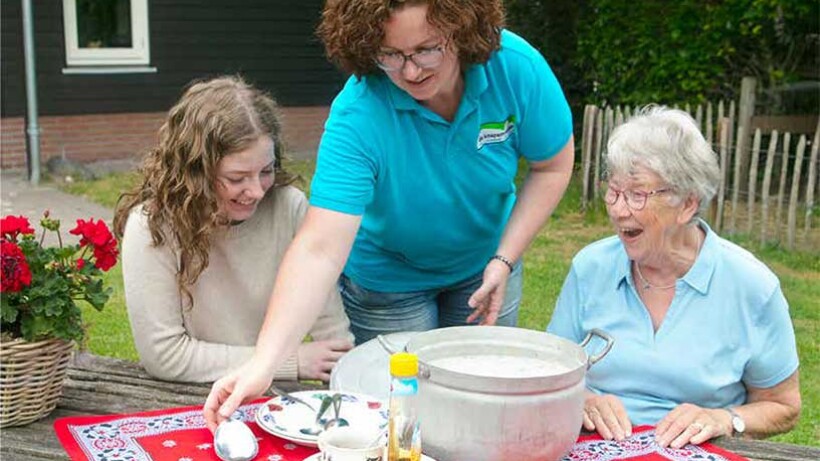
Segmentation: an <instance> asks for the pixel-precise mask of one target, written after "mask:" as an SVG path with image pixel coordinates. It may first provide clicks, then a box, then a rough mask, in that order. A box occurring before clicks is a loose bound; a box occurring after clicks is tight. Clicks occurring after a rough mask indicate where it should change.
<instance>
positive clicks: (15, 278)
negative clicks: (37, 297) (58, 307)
mask: <svg viewBox="0 0 820 461" xmlns="http://www.w3.org/2000/svg"><path fill="white" fill-rule="evenodd" d="M26 224H28V221H26ZM0 258H2V271H3V280H2V283H0V285H2V288H0V291H2V292H3V293H15V292H18V291H20V290H22V289H23V286H29V285H31V270H30V269H29V267H28V262H26V256H25V255H24V254H23V250H21V249H20V247H19V246H17V244H16V243H14V242H8V241H6V240H1V241H0Z"/></svg>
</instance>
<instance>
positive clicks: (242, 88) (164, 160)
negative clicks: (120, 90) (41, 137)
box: [114, 76, 296, 303]
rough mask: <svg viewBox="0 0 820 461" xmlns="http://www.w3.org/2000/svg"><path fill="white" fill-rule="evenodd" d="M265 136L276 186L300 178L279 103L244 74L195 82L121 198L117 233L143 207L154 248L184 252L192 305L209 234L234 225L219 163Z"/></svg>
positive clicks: (180, 279) (182, 270) (183, 275)
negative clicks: (289, 165) (291, 162)
mask: <svg viewBox="0 0 820 461" xmlns="http://www.w3.org/2000/svg"><path fill="white" fill-rule="evenodd" d="M262 136H269V137H270V138H271V140H273V145H274V154H275V160H274V172H275V179H274V184H273V187H282V186H285V185H288V184H291V183H292V182H293V181H294V180H295V179H296V177H295V176H294V175H291V174H289V173H288V172H286V171H285V170H284V168H283V167H282V157H283V155H284V146H283V145H282V144H283V143H282V126H281V122H280V115H279V108H278V106H277V104H276V102H274V100H273V99H272V98H271V97H270V96H269V95H268V94H267V93H265V92H263V91H261V90H258V89H256V88H254V87H252V86H251V85H249V84H247V83H245V81H244V80H242V78H241V77H238V76H223V77H218V78H214V79H211V80H207V81H193V82H191V84H189V86H188V87H187V89H186V90H185V92H184V93H183V95H182V97H181V98H180V99H179V101H178V102H177V103H176V105H174V107H172V108H171V110H170V111H169V112H168V115H167V118H166V119H165V122H164V123H163V125H162V127H161V128H160V130H159V144H158V145H157V146H155V147H154V148H153V149H151V150H150V151H149V152H148V153H147V155H146V157H145V159H144V160H143V164H142V167H141V169H140V172H141V174H142V181H141V183H140V184H139V185H138V186H137V187H136V188H135V189H134V190H133V191H131V192H128V193H125V194H123V195H121V196H120V198H119V201H118V202H117V210H116V212H115V215H114V233H115V234H116V235H117V236H118V237H119V238H122V236H123V232H124V231H125V224H126V222H127V221H128V216H129V214H130V213H131V210H132V209H133V208H134V207H136V206H138V205H140V204H141V205H142V206H143V213H145V214H146V215H147V217H148V228H149V230H150V232H151V237H152V240H153V243H154V245H155V246H160V245H163V244H166V243H168V244H170V245H171V246H172V248H174V250H175V251H176V252H177V256H178V258H179V263H180V264H179V271H178V272H177V283H178V285H179V288H180V290H181V291H182V292H183V293H185V294H186V295H187V298H188V301H189V303H191V302H192V301H193V300H192V298H191V295H190V291H189V290H188V288H187V287H189V286H191V285H193V284H194V283H195V282H196V280H197V279H198V278H199V275H200V274H201V273H202V271H203V270H205V268H206V267H208V251H209V248H210V239H211V237H212V236H213V234H214V232H215V231H216V230H217V228H218V227H220V226H224V225H226V224H228V221H227V218H226V217H225V216H223V215H222V214H221V213H219V211H218V202H217V195H216V191H215V184H216V172H217V164H218V163H219V161H220V160H221V159H222V158H223V157H225V156H227V155H230V154H232V153H236V152H240V151H242V150H245V149H247V148H248V147H250V146H251V145H252V144H253V143H254V142H256V141H257V140H258V139H259V138H260V137H262ZM169 240H170V241H169Z"/></svg>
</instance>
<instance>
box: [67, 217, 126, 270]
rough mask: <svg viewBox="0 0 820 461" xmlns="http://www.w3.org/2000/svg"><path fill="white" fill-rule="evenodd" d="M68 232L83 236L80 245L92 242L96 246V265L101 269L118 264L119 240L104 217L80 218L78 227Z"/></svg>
mask: <svg viewBox="0 0 820 461" xmlns="http://www.w3.org/2000/svg"><path fill="white" fill-rule="evenodd" d="M68 232H69V233H70V234H73V235H79V236H81V238H80V246H87V245H89V244H90V245H92V246H93V247H94V265H95V266H97V267H98V268H99V269H101V270H103V271H107V270H108V269H111V268H112V267H114V265H115V264H117V255H118V254H119V251H118V250H117V240H116V239H115V238H114V235H113V234H111V231H110V230H109V229H108V226H107V225H106V224H105V221H103V220H102V219H100V220H98V221H97V222H94V218H91V219H89V220H88V221H85V220H83V219H78V220H77V227H75V228H74V229H71V230H70V231H68Z"/></svg>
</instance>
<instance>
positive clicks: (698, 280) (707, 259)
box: [615, 219, 720, 295]
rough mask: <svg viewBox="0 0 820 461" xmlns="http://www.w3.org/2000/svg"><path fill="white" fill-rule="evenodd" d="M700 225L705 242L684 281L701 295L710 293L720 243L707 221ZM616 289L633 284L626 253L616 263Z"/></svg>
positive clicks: (622, 253) (699, 221)
mask: <svg viewBox="0 0 820 461" xmlns="http://www.w3.org/2000/svg"><path fill="white" fill-rule="evenodd" d="M698 225H699V226H700V227H701V228H702V229H703V230H704V232H705V233H706V237H705V238H704V240H703V245H702V246H701V248H700V253H698V257H697V259H695V263H694V264H693V265H692V267H690V268H689V271H688V272H687V273H686V274H685V275H684V276H683V279H682V280H683V281H684V282H685V283H686V284H687V285H689V286H691V287H692V288H694V289H695V290H697V291H698V292H699V293H701V294H704V295H705V294H706V293H708V292H709V283H710V282H711V280H712V275H713V274H714V272H715V266H716V264H717V254H718V251H719V247H718V246H719V245H720V243H719V242H718V241H717V234H715V233H714V232H713V231H712V229H711V228H710V227H709V225H708V224H706V221H704V220H702V219H699V220H698ZM615 268H616V269H615V271H616V272H615V288H616V289H618V288H620V287H621V284H622V283H627V284H629V285H632V284H633V280H632V273H631V272H632V267H631V261H630V260H629V257H628V256H627V254H626V251H621V252H619V254H618V256H617V261H616V263H615Z"/></svg>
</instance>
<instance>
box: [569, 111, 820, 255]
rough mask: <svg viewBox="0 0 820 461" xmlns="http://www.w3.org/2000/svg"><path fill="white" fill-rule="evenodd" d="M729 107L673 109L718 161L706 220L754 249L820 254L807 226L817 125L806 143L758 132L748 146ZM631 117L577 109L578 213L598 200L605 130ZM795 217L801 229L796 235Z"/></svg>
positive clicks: (819, 191) (819, 138)
mask: <svg viewBox="0 0 820 461" xmlns="http://www.w3.org/2000/svg"><path fill="white" fill-rule="evenodd" d="M736 107H737V105H736V104H735V102H734V101H729V102H724V101H720V102H718V103H717V104H713V103H708V104H705V105H698V106H697V107H695V108H694V109H693V108H691V107H690V106H688V105H687V106H685V107H683V108H681V109H683V110H685V111H686V112H688V113H689V114H691V115H692V117H693V118H694V119H695V121H696V122H697V124H698V127H699V128H700V129H701V132H702V133H703V134H704V137H705V138H706V140H707V141H708V142H709V143H710V144H711V145H712V146H713V150H714V151H715V153H716V155H717V156H718V161H719V165H720V171H721V182H720V186H719V188H718V192H717V196H716V197H715V199H714V201H713V202H712V204H711V206H710V209H709V212H708V213H707V216H705V218H706V220H707V221H709V223H710V225H711V226H712V228H713V229H714V230H715V231H716V232H719V233H726V234H737V233H745V234H747V235H749V236H750V237H757V238H758V239H759V241H760V243H761V244H765V243H774V242H778V243H780V244H783V245H785V246H786V247H787V248H789V249H795V248H796V247H800V248H801V249H808V250H810V251H817V250H820V229H817V226H816V223H815V222H814V221H815V220H816V216H815V214H817V212H816V210H815V208H816V206H815V196H820V183H818V180H817V176H818V147H820V121H818V124H817V128H816V130H815V133H814V136H813V138H812V139H807V137H806V135H805V134H801V135H799V136H798V135H797V134H795V135H793V134H792V133H788V132H787V133H778V131H777V130H772V131H768V132H763V131H762V130H761V129H759V128H758V129H755V130H754V133H753V134H752V136H751V145H749V144H750V142H749V139H750V136H749V134H747V130H746V128H745V127H744V126H743V125H739V124H738V117H737V115H736ZM634 112H635V108H632V107H629V106H617V107H609V106H605V107H598V106H594V105H587V106H586V108H585V109H584V122H583V131H582V135H581V136H582V139H581V177H582V181H583V184H582V195H581V197H582V199H581V205H582V208H583V209H584V210H586V209H588V207H589V205H590V203H592V201H593V200H600V198H601V194H602V192H603V191H601V190H600V181H601V180H602V179H603V178H604V175H605V171H604V169H605V158H604V156H605V155H606V143H607V140H608V139H609V136H610V134H611V133H612V130H613V129H615V127H617V126H618V125H620V124H622V123H623V122H624V121H625V120H628V119H629V118H630V117H631V115H632V114H633V113H634ZM745 120H747V122H748V121H749V120H750V119H749V118H746V119H745ZM749 124H750V125H752V124H751V123H749ZM765 140H768V148H766V149H765V150H761V145H762V143H763V142H764V141H765ZM800 213H802V214H803V219H802V221H803V223H802V226H801V227H802V228H803V229H802V231H801V232H798V220H799V218H798V215H799V214H800ZM784 214H785V219H784ZM755 234H757V235H756V236H755ZM798 234H799V235H798Z"/></svg>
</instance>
